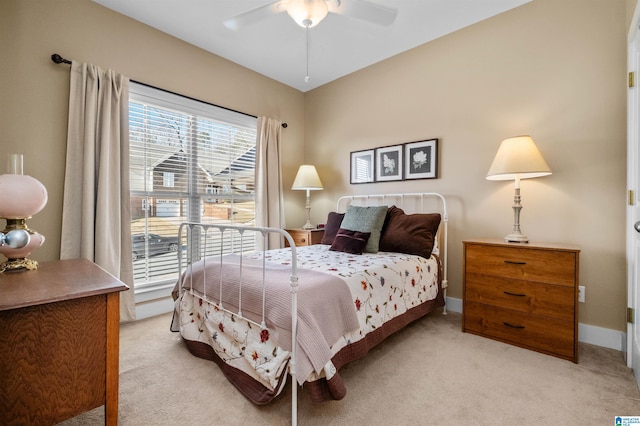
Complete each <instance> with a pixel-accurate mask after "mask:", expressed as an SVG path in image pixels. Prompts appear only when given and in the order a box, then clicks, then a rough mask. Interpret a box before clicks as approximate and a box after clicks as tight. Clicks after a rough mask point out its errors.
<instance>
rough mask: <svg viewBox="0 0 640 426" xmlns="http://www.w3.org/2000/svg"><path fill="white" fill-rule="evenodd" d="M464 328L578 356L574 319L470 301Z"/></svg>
mask: <svg viewBox="0 0 640 426" xmlns="http://www.w3.org/2000/svg"><path fill="white" fill-rule="evenodd" d="M464 310H465V323H464V326H465V330H464V331H468V332H472V333H475V334H480V335H482V336H486V337H491V338H494V339H496V340H500V341H504V342H507V343H511V344H514V345H517V346H522V347H525V348H528V349H533V350H536V351H540V352H545V353H548V354H552V355H556V356H560V357H562V358H565V359H568V360H571V361H573V360H575V359H577V357H576V355H577V354H576V353H575V345H574V342H575V340H574V339H575V338H576V336H574V334H575V333H574V323H573V321H562V320H557V319H552V318H549V317H543V316H538V315H531V314H526V313H521V312H517V311H512V310H509V309H503V308H499V307H496V306H489V305H483V304H479V303H475V302H471V301H468V302H466V303H465V306H464Z"/></svg>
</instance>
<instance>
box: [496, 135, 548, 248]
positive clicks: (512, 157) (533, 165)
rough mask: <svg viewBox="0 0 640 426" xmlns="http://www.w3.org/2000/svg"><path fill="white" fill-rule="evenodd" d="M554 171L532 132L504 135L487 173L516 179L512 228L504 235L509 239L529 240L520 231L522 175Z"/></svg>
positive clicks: (526, 176) (523, 177) (536, 174)
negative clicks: (507, 136) (513, 135)
mask: <svg viewBox="0 0 640 426" xmlns="http://www.w3.org/2000/svg"><path fill="white" fill-rule="evenodd" d="M550 174H551V169H550V168H549V165H548V164H547V162H546V161H545V160H544V158H543V157H542V154H541V153H540V151H539V150H538V147H537V146H536V144H535V142H534V141H533V139H532V138H531V136H516V137H512V138H509V139H505V140H503V141H502V143H501V144H500V148H498V153H497V154H496V156H495V158H494V159H493V163H492V164H491V167H490V168H489V173H487V179H488V180H513V181H515V195H514V197H513V214H514V224H513V232H512V233H511V234H509V235H507V236H506V237H505V238H504V239H505V241H507V242H519V243H526V242H529V239H528V238H527V237H526V236H525V235H523V234H522V232H521V231H520V210H521V209H522V205H521V204H520V199H521V198H520V179H530V178H536V177H542V176H547V175H550Z"/></svg>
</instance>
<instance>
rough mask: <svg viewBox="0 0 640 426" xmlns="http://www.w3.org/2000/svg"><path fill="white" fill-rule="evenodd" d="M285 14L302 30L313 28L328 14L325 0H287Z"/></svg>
mask: <svg viewBox="0 0 640 426" xmlns="http://www.w3.org/2000/svg"><path fill="white" fill-rule="evenodd" d="M287 13H288V14H289V16H290V17H291V18H292V19H293V20H294V21H296V23H297V24H298V25H300V26H301V27H304V28H307V27H309V28H313V27H315V26H316V25H318V24H319V23H320V21H322V20H323V19H324V18H325V17H326V16H327V13H329V7H328V6H327V2H326V1H325V0H289V4H288V5H287Z"/></svg>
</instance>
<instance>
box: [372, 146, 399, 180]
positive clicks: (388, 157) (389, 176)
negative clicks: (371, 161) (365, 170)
mask: <svg viewBox="0 0 640 426" xmlns="http://www.w3.org/2000/svg"><path fill="white" fill-rule="evenodd" d="M392 180H402V145H394V146H385V147H383V148H376V182H387V181H392Z"/></svg>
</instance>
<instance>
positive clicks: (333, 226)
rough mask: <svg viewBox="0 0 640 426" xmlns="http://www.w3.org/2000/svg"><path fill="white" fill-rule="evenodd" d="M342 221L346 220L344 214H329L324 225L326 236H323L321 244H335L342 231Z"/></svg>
mask: <svg viewBox="0 0 640 426" xmlns="http://www.w3.org/2000/svg"><path fill="white" fill-rule="evenodd" d="M342 219H344V213H336V212H331V213H329V216H328V217H327V223H325V224H324V234H323V235H322V241H320V244H333V240H334V239H335V238H336V234H337V233H338V229H340V224H341V223H342Z"/></svg>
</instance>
